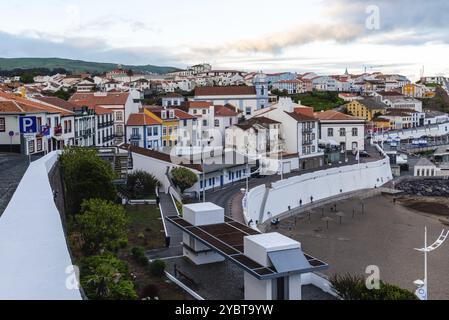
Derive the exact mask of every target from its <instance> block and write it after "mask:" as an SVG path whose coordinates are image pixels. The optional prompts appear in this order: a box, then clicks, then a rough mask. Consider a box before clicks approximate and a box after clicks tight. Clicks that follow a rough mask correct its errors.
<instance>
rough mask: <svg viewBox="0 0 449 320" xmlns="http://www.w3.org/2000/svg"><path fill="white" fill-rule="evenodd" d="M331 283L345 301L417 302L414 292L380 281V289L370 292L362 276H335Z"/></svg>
mask: <svg viewBox="0 0 449 320" xmlns="http://www.w3.org/2000/svg"><path fill="white" fill-rule="evenodd" d="M330 282H331V284H332V287H333V288H334V290H335V291H336V292H337V293H338V295H339V296H340V297H342V298H343V299H344V300H416V299H417V298H416V296H415V295H414V293H413V292H410V291H408V290H406V289H402V288H399V287H398V286H395V285H392V284H388V283H385V282H383V281H380V283H379V289H371V290H369V289H368V288H367V287H366V284H365V279H364V278H363V277H361V276H353V275H350V274H346V275H343V276H340V275H334V276H332V277H331V279H330Z"/></svg>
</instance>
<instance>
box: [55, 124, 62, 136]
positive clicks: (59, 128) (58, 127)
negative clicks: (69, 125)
mask: <svg viewBox="0 0 449 320" xmlns="http://www.w3.org/2000/svg"><path fill="white" fill-rule="evenodd" d="M54 131H55V134H54V135H55V136H60V135H62V127H61V126H56V127H54Z"/></svg>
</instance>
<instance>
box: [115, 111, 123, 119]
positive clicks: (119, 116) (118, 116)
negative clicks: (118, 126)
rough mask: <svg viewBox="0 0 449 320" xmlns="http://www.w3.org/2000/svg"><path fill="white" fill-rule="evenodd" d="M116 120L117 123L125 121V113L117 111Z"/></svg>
mask: <svg viewBox="0 0 449 320" xmlns="http://www.w3.org/2000/svg"><path fill="white" fill-rule="evenodd" d="M115 119H116V120H117V121H123V112H121V111H117V112H116V113H115Z"/></svg>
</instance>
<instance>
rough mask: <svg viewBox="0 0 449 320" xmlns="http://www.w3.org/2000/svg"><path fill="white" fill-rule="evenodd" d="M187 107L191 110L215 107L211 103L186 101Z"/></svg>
mask: <svg viewBox="0 0 449 320" xmlns="http://www.w3.org/2000/svg"><path fill="white" fill-rule="evenodd" d="M185 106H186V107H187V108H188V109H190V108H196V109H199V108H210V107H211V106H213V103H212V102H210V101H186V102H185Z"/></svg>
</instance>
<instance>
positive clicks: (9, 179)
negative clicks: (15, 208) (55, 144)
mask: <svg viewBox="0 0 449 320" xmlns="http://www.w3.org/2000/svg"><path fill="white" fill-rule="evenodd" d="M27 168H28V157H26V156H23V155H19V154H9V153H0V215H2V214H3V211H5V209H6V207H7V205H8V203H9V201H10V200H11V197H12V195H13V194H14V192H15V191H16V189H17V186H18V185H19V182H20V180H21V179H22V177H23V174H24V173H25V171H26V169H27Z"/></svg>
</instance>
